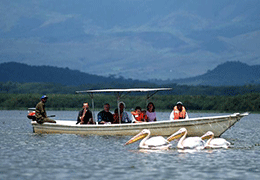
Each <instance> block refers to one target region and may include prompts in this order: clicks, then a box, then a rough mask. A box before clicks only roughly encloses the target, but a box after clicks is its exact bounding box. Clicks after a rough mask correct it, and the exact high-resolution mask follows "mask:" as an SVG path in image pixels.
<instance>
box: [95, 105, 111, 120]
mask: <svg viewBox="0 0 260 180" xmlns="http://www.w3.org/2000/svg"><path fill="white" fill-rule="evenodd" d="M109 110H110V104H108V103H106V104H104V110H102V111H100V112H99V113H98V124H106V123H113V121H114V119H113V115H112V114H111V112H109Z"/></svg>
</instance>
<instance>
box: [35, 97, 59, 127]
mask: <svg viewBox="0 0 260 180" xmlns="http://www.w3.org/2000/svg"><path fill="white" fill-rule="evenodd" d="M47 98H48V97H47V96H46V95H43V96H42V97H41V101H40V102H39V103H38V104H37V105H36V108H35V117H36V122H37V123H39V124H42V123H45V122H49V123H56V121H54V120H52V119H50V118H48V117H47V113H46V111H45V103H46V101H47Z"/></svg>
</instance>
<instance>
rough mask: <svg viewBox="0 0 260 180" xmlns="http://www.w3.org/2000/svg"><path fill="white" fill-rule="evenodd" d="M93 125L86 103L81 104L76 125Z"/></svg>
mask: <svg viewBox="0 0 260 180" xmlns="http://www.w3.org/2000/svg"><path fill="white" fill-rule="evenodd" d="M79 123H80V124H94V122H93V117H92V112H91V111H90V110H89V105H88V103H83V107H82V110H81V111H79V114H78V119H77V123H76V124H79Z"/></svg>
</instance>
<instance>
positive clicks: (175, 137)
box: [167, 131, 185, 142]
mask: <svg viewBox="0 0 260 180" xmlns="http://www.w3.org/2000/svg"><path fill="white" fill-rule="evenodd" d="M184 133H185V132H180V131H177V132H176V133H174V134H172V135H171V136H170V137H168V138H167V141H169V142H171V141H173V140H174V139H179V138H181V137H182V136H183V135H184Z"/></svg>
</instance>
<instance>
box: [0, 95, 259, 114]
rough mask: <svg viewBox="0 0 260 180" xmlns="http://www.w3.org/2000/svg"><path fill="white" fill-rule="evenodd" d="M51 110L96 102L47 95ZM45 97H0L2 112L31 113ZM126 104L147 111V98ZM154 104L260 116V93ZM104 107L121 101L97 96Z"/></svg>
mask: <svg viewBox="0 0 260 180" xmlns="http://www.w3.org/2000/svg"><path fill="white" fill-rule="evenodd" d="M47 95H48V97H49V98H48V101H47V103H46V107H47V109H53V110H67V109H73V110H79V109H80V108H81V107H82V103H83V102H89V104H90V107H92V103H91V102H92V100H91V98H90V96H89V95H88V94H47ZM41 96H42V94H34V93H33V94H11V93H0V109H5V110H12V109H27V108H31V107H35V106H36V104H37V103H38V102H39V101H40V97H41ZM121 100H122V101H124V102H125V104H126V109H127V110H132V109H134V108H135V107H136V106H141V107H142V108H143V109H145V108H146V103H147V101H146V96H144V95H139V94H137V95H128V96H125V98H123V99H121ZM149 101H152V102H153V103H154V104H155V106H156V109H157V110H165V111H171V110H172V108H173V106H174V105H175V104H176V102H177V101H182V102H183V104H184V105H185V107H186V109H187V110H200V111H203V110H206V111H208V110H214V111H217V112H245V111H249V112H260V93H248V94H243V95H235V96H216V95H214V96H209V95H171V94H170V95H163V94H157V95H155V96H153V97H152V98H151V99H150V100H149ZM104 103H110V104H111V111H113V109H115V108H116V107H117V99H116V97H115V95H113V94H95V95H94V106H95V109H97V110H100V109H102V107H103V104H104Z"/></svg>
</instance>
